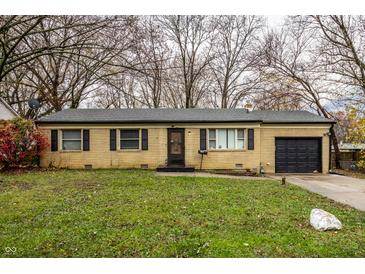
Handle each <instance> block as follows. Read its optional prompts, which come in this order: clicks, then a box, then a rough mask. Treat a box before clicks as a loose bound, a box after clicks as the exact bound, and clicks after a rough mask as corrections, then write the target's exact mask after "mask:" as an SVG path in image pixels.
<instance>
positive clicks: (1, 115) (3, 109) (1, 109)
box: [0, 97, 18, 128]
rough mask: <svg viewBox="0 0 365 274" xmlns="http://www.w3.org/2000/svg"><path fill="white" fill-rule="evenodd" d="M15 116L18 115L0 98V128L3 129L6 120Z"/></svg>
mask: <svg viewBox="0 0 365 274" xmlns="http://www.w3.org/2000/svg"><path fill="white" fill-rule="evenodd" d="M17 116H18V114H17V113H16V112H15V110H14V109H13V108H12V107H11V106H9V104H8V103H6V102H5V100H4V99H3V98H1V97H0V128H2V127H3V125H4V122H5V121H6V120H10V119H13V118H15V117H17Z"/></svg>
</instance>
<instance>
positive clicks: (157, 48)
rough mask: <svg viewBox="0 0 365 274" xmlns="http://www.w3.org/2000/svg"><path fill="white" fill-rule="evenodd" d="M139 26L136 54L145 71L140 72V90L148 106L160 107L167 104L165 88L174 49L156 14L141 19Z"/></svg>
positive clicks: (141, 67)
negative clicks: (170, 45) (169, 44)
mask: <svg viewBox="0 0 365 274" xmlns="http://www.w3.org/2000/svg"><path fill="white" fill-rule="evenodd" d="M138 28H139V39H138V40H139V43H138V47H137V50H136V55H137V58H138V60H139V63H140V64H141V66H140V69H141V70H142V71H143V73H139V81H138V82H139V90H140V93H141V97H142V100H143V102H144V103H145V105H146V106H147V107H149V108H158V107H161V106H163V105H164V104H165V102H164V88H165V85H166V81H168V78H167V75H168V74H167V70H168V69H169V66H170V64H171V59H172V50H171V49H170V48H169V47H168V45H167V41H166V39H167V38H166V37H165V36H166V35H165V33H164V30H163V29H162V28H161V26H160V25H159V24H158V22H157V18H156V16H148V17H144V18H142V19H140V21H139V24H138Z"/></svg>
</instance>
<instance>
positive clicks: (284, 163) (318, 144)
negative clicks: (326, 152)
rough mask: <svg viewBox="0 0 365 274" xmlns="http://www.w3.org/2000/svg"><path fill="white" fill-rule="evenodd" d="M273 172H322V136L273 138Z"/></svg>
mask: <svg viewBox="0 0 365 274" xmlns="http://www.w3.org/2000/svg"><path fill="white" fill-rule="evenodd" d="M275 172H276V173H312V172H322V138H308V137H305V138H304V137H303V138H299V137H295V138H294V137H291V138H290V137H288V138H287V137H285V138H283V137H280V138H275Z"/></svg>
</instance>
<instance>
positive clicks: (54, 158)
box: [39, 123, 330, 173]
mask: <svg viewBox="0 0 365 274" xmlns="http://www.w3.org/2000/svg"><path fill="white" fill-rule="evenodd" d="M171 127H175V128H185V165H186V166H193V167H195V168H197V169H199V168H200V161H201V155H200V154H199V153H198V150H199V144H200V128H206V129H209V128H245V129H248V128H253V129H254V143H255V147H254V150H247V130H245V145H244V149H242V150H208V155H205V156H204V158H203V164H202V168H203V169H235V168H237V167H238V166H239V167H240V168H244V169H246V168H249V169H257V170H259V169H260V165H262V166H263V168H264V171H265V172H266V173H274V172H275V137H321V138H322V171H323V173H327V172H328V167H329V164H328V162H329V136H328V132H329V128H330V125H329V124H328V125H327V124H321V125H315V124H313V125H310V124H308V125H295V124H293V125H284V124H280V125H279V124H277V125H269V124H259V123H258V124H242V123H241V124H239V123H227V124H222V123H220V124H218V123H217V124H174V125H167V124H144V125H134V126H131V125H120V124H114V125H113V124H110V125H92V124H89V125H82V124H80V125H69V124H64V125H47V124H41V125H39V128H40V129H41V130H42V131H43V132H44V134H45V135H46V136H47V137H48V139H49V142H50V136H51V129H58V130H59V134H58V137H59V138H58V148H59V151H57V152H51V150H50V148H48V149H47V151H45V152H44V153H43V155H42V157H41V166H43V167H49V166H55V167H63V168H84V167H85V165H92V167H93V168H141V166H142V165H143V166H145V165H148V168H149V169H155V168H156V167H158V166H164V165H166V163H167V129H168V128H171ZM70 128H73V129H89V130H90V151H72V152H71V151H62V140H61V139H62V138H61V136H62V129H70ZM111 128H115V129H120V128H140V129H142V128H147V129H148V150H120V148H119V143H120V142H119V139H120V136H119V134H120V132H119V130H117V150H116V151H110V149H109V130H110V129H111Z"/></svg>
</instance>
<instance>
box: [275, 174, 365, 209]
mask: <svg viewBox="0 0 365 274" xmlns="http://www.w3.org/2000/svg"><path fill="white" fill-rule="evenodd" d="M270 177H271V178H273V179H277V180H281V177H282V176H277V175H273V176H270ZM285 177H286V178H287V179H286V180H287V181H288V182H289V183H292V184H294V185H297V186H300V187H302V188H305V189H307V190H309V191H312V192H315V193H318V194H320V195H323V196H325V197H328V198H330V199H332V200H335V201H337V202H340V203H343V204H346V205H350V206H352V207H354V208H356V209H359V210H363V211H365V180H364V179H355V178H352V177H348V176H341V175H334V174H333V175H320V174H316V175H312V174H309V175H286V176H285Z"/></svg>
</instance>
